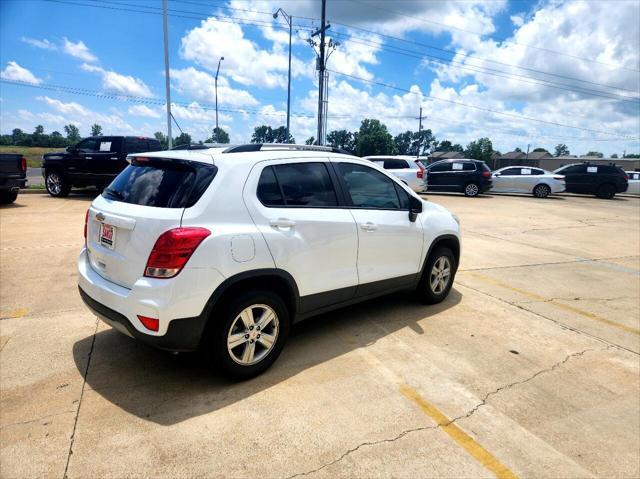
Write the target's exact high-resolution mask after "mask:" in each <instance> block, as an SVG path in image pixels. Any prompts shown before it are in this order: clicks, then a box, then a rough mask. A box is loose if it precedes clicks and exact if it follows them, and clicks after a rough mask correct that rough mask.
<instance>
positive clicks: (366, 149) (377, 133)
mask: <svg viewBox="0 0 640 479" xmlns="http://www.w3.org/2000/svg"><path fill="white" fill-rule="evenodd" d="M395 152H396V146H395V144H394V142H393V137H392V136H391V134H390V133H389V131H388V130H387V127H386V125H384V124H383V123H380V120H375V119H371V118H366V119H364V120H362V123H361V124H360V130H359V131H358V140H357V146H356V154H357V155H358V156H369V155H393V154H395Z"/></svg>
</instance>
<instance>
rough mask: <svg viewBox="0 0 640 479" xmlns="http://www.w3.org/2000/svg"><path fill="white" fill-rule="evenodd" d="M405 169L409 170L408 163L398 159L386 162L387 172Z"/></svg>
mask: <svg viewBox="0 0 640 479" xmlns="http://www.w3.org/2000/svg"><path fill="white" fill-rule="evenodd" d="M404 168H409V163H407V162H406V161H405V160H397V159H390V160H384V169H385V170H401V169H404Z"/></svg>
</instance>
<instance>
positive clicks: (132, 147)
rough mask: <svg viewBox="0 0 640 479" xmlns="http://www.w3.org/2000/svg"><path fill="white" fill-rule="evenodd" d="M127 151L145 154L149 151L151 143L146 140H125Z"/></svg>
mask: <svg viewBox="0 0 640 479" xmlns="http://www.w3.org/2000/svg"><path fill="white" fill-rule="evenodd" d="M124 144H125V151H126V152H127V153H145V152H147V151H150V150H149V142H148V141H147V139H146V138H125V143H124Z"/></svg>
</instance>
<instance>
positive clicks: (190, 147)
mask: <svg viewBox="0 0 640 479" xmlns="http://www.w3.org/2000/svg"><path fill="white" fill-rule="evenodd" d="M209 148H211V147H210V146H207V145H199V144H198V143H191V144H187V143H185V144H183V145H176V146H174V147H172V148H171V151H173V150H208V149H209Z"/></svg>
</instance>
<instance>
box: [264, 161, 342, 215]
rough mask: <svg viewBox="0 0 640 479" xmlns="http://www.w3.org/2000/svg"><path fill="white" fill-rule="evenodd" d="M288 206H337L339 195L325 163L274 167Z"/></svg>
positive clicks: (291, 164)
mask: <svg viewBox="0 0 640 479" xmlns="http://www.w3.org/2000/svg"><path fill="white" fill-rule="evenodd" d="M273 168H274V170H275V174H276V180H277V181H278V184H279V185H280V188H281V189H282V193H283V195H284V202H285V204H286V205H287V206H310V207H313V206H337V205H338V197H337V196H336V192H335V190H334V189H333V183H332V182H331V177H330V176H329V171H328V170H327V165H325V164H324V163H290V164H286V165H277V166H274V167H273Z"/></svg>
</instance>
